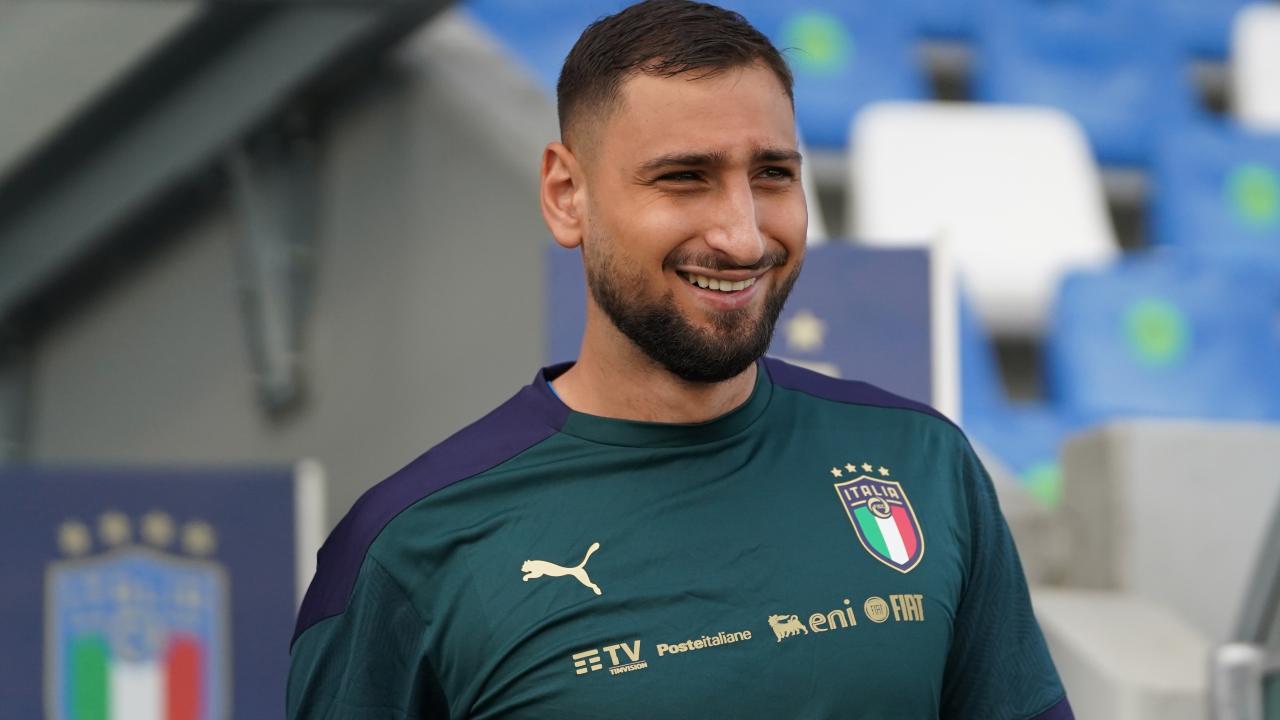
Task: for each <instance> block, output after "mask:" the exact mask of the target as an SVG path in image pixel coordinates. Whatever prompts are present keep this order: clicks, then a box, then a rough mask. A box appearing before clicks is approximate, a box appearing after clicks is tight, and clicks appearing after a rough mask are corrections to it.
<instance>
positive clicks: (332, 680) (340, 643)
mask: <svg viewBox="0 0 1280 720" xmlns="http://www.w3.org/2000/svg"><path fill="white" fill-rule="evenodd" d="M423 638H424V625H423V622H422V620H421V618H420V617H419V616H418V614H417V612H416V610H415V609H414V608H413V606H412V605H411V603H410V602H409V600H408V598H407V597H406V595H405V593H404V590H403V589H402V588H401V587H400V585H399V584H398V583H397V582H396V580H395V578H393V577H392V576H391V575H390V574H389V573H388V572H387V571H386V569H385V568H383V566H382V565H381V564H380V563H379V562H378V561H377V560H376V559H374V558H373V557H372V556H367V557H366V558H365V561H364V564H363V566H362V567H361V569H360V575H359V577H358V578H357V580H356V585H355V588H354V590H353V592H352V595H351V601H350V602H349V603H348V605H347V608H346V610H345V611H344V612H343V613H341V614H339V615H335V616H333V617H329V618H325V619H324V620H321V621H320V622H318V623H316V624H314V625H312V626H311V627H310V628H308V629H307V630H306V631H304V632H303V633H302V634H301V635H299V636H298V639H297V640H296V641H295V642H294V644H293V649H292V653H291V661H290V667H289V685H288V695H287V700H286V706H287V711H288V717H289V718H290V720H304V719H305V720H317V719H319V718H343V719H344V720H346V719H348V718H349V719H350V720H373V719H375V718H376V719H377V720H392V719H395V720H400V719H402V718H447V717H449V712H448V709H447V706H446V705H445V702H444V697H443V694H442V693H441V691H440V685H439V683H438V682H437V681H436V678H435V676H434V674H433V672H432V670H431V666H430V664H429V662H428V661H427V659H426V654H425V651H424V643H423Z"/></svg>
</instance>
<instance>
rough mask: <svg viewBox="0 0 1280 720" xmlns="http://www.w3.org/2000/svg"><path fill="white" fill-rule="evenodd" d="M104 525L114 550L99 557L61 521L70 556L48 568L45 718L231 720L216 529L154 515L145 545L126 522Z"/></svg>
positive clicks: (120, 517) (145, 524) (81, 527)
mask: <svg viewBox="0 0 1280 720" xmlns="http://www.w3.org/2000/svg"><path fill="white" fill-rule="evenodd" d="M98 525H99V533H98V534H99V536H100V539H101V542H102V544H103V545H104V546H105V548H104V549H105V552H102V553H101V554H98V555H94V554H92V550H93V535H92V532H91V530H90V528H89V525H88V524H85V523H81V522H78V521H68V522H65V523H63V525H62V526H61V528H60V530H59V545H60V546H61V548H62V550H63V552H64V553H66V554H67V555H69V556H70V557H69V558H68V559H66V560H63V561H61V562H57V563H55V564H53V565H52V566H51V567H50V568H49V570H48V575H47V581H46V582H47V588H46V601H45V602H46V605H45V607H46V610H45V615H46V627H45V634H46V643H45V648H46V649H45V652H46V657H45V704H46V708H47V710H46V713H47V717H49V718H50V719H51V720H60V719H62V718H66V719H67V720H74V719H75V718H104V719H107V720H121V719H123V718H164V719H165V720H204V719H208V720H218V719H220V718H226V717H229V713H230V708H229V703H228V702H227V701H228V699H229V698H228V697H227V685H228V681H229V670H230V668H229V667H228V665H227V663H228V659H229V657H230V655H229V647H228V645H229V630H230V628H229V624H228V618H227V610H228V607H227V606H228V602H227V593H228V587H227V579H226V574H225V572H224V570H223V568H222V567H221V565H219V564H218V563H217V562H216V561H214V560H213V559H212V558H211V557H210V556H211V555H212V553H213V550H214V547H215V543H216V534H215V533H214V531H213V528H212V527H210V526H209V525H208V524H207V523H204V522H202V521H192V522H188V523H185V524H183V525H181V526H179V525H177V524H176V523H175V522H174V521H173V519H172V518H170V517H169V516H167V515H164V514H161V513H159V512H154V513H149V514H148V515H146V516H145V517H144V518H143V519H142V523H141V530H142V535H143V537H144V538H145V541H146V542H145V544H143V543H136V542H134V541H133V538H132V535H133V523H132V518H129V517H127V516H125V515H124V514H122V513H116V512H108V513H105V514H103V515H102V516H101V517H100V518H99V522H98ZM171 543H172V544H180V545H181V547H182V549H183V551H185V552H183V553H178V552H171V551H169V548H167V547H166V546H168V545H170V544H171ZM193 556H194V557H193Z"/></svg>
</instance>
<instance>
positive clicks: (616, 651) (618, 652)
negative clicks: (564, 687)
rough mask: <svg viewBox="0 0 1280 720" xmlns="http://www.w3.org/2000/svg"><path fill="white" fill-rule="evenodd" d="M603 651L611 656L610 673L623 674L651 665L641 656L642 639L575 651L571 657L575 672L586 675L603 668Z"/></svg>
mask: <svg viewBox="0 0 1280 720" xmlns="http://www.w3.org/2000/svg"><path fill="white" fill-rule="evenodd" d="M601 652H604V653H607V654H608V656H609V674H610V675H621V674H622V673H628V672H634V671H636V670H644V669H645V668H647V667H649V662H648V661H647V660H642V659H641V658H640V641H639V640H632V641H631V642H626V643H614V644H613V645H605V646H604V647H602V648H600V649H598V650H597V649H596V648H592V649H590V650H583V651H582V652H576V653H574V654H573V655H571V656H570V659H572V660H573V672H574V674H575V675H586V674H587V673H592V672H596V671H597V670H603V669H604V656H602V655H601V654H600V653H601Z"/></svg>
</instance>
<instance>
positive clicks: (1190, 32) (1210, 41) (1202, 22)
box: [1146, 0, 1258, 60]
mask: <svg viewBox="0 0 1280 720" xmlns="http://www.w3.org/2000/svg"><path fill="white" fill-rule="evenodd" d="M1146 2H1147V3H1149V5H1150V7H1151V10H1152V12H1158V13H1162V14H1163V15H1165V16H1166V17H1168V18H1169V24H1170V25H1171V26H1172V29H1173V32H1174V33H1175V34H1176V36H1177V37H1178V40H1179V42H1180V43H1181V46H1182V48H1183V49H1184V50H1185V51H1186V52H1187V53H1188V54H1190V55H1192V56H1197V57H1201V58H1205V59H1209V60H1225V59H1226V57H1227V49H1228V46H1229V45H1230V41H1231V23H1232V21H1233V20H1234V19H1235V16H1236V13H1238V12H1240V10H1241V9H1242V8H1244V7H1245V6H1246V5H1251V4H1254V3H1257V2H1258V0H1146Z"/></svg>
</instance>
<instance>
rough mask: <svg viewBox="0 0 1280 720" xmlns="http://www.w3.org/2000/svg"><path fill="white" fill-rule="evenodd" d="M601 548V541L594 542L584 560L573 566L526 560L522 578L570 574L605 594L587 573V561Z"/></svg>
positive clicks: (595, 591)
mask: <svg viewBox="0 0 1280 720" xmlns="http://www.w3.org/2000/svg"><path fill="white" fill-rule="evenodd" d="M599 549H600V543H598V542H593V543H591V547H589V548H587V554H586V555H584V556H583V558H582V562H580V563H578V564H577V565H574V566H573V567H564V566H561V565H556V564H555V563H552V562H547V561H546V560H525V561H524V564H523V565H521V566H520V572H522V573H524V577H522V578H520V579H521V580H523V581H524V582H529V581H530V580H536V579H538V578H540V577H564V576H565V575H570V576H572V577H574V578H576V579H577V581H578V582H580V583H582V584H583V585H584V586H585V587H587V588H589V589H590V590H591V592H593V593H595V594H597V595H603V594H604V592H602V591H601V590H600V586H599V585H596V584H595V583H593V582H591V576H589V575H587V561H588V560H590V559H591V555H592V554H593V553H595V551H597V550H599Z"/></svg>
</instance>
